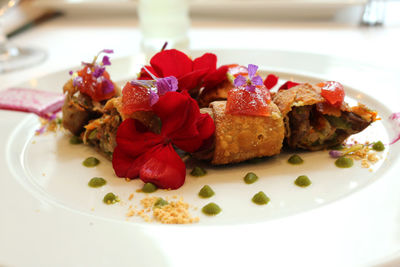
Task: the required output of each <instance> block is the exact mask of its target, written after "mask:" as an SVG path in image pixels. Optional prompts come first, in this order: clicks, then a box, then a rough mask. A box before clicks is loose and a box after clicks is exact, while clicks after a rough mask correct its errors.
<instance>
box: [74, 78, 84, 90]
mask: <svg viewBox="0 0 400 267" xmlns="http://www.w3.org/2000/svg"><path fill="white" fill-rule="evenodd" d="M82 83H83V78H82V77H81V76H76V77H75V78H74V79H73V80H72V85H73V86H74V87H77V86H79V85H81V84H82Z"/></svg>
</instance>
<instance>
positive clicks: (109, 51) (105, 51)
mask: <svg viewBox="0 0 400 267" xmlns="http://www.w3.org/2000/svg"><path fill="white" fill-rule="evenodd" d="M100 53H106V54H112V53H114V50H112V49H103V50H101V51H100ZM100 53H99V54H100Z"/></svg>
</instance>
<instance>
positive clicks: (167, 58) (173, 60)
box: [150, 49, 193, 78]
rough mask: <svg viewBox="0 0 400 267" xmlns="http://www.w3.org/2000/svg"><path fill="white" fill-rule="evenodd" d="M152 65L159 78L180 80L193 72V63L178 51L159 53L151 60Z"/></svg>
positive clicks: (171, 50)
mask: <svg viewBox="0 0 400 267" xmlns="http://www.w3.org/2000/svg"><path fill="white" fill-rule="evenodd" d="M150 64H151V66H152V67H153V69H154V71H155V72H156V73H157V74H158V75H159V77H168V76H175V77H176V78H180V77H182V76H183V75H185V74H186V73H188V72H191V71H192V70H193V61H192V60H191V59H190V58H189V57H188V56H187V55H186V54H185V53H182V52H180V51H178V50H176V49H170V50H164V51H161V52H158V53H157V54H155V55H154V56H153V57H152V58H151V60H150Z"/></svg>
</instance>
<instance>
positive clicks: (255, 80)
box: [234, 64, 263, 92]
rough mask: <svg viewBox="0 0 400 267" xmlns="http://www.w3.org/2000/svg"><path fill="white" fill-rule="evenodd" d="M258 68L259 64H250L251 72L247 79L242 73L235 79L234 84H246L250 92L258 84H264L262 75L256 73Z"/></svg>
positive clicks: (249, 71) (249, 70)
mask: <svg viewBox="0 0 400 267" xmlns="http://www.w3.org/2000/svg"><path fill="white" fill-rule="evenodd" d="M257 70H258V66H257V65H253V64H249V65H248V67H247V71H248V73H249V78H248V79H246V78H245V77H244V76H242V75H238V76H237V77H236V79H235V81H234V85H235V86H236V87H239V86H243V85H245V84H246V90H248V91H250V92H254V91H255V89H256V86H259V85H263V80H262V78H261V77H260V75H256V74H257Z"/></svg>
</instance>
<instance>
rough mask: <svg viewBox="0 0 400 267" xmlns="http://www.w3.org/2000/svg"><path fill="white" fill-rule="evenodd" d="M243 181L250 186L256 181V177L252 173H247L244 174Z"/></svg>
mask: <svg viewBox="0 0 400 267" xmlns="http://www.w3.org/2000/svg"><path fill="white" fill-rule="evenodd" d="M243 180H244V182H245V183H246V184H252V183H254V182H255V181H257V180H258V176H257V175H256V174H255V173H254V172H249V173H247V174H246V176H245V177H244V178H243Z"/></svg>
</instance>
